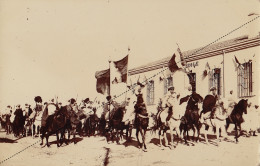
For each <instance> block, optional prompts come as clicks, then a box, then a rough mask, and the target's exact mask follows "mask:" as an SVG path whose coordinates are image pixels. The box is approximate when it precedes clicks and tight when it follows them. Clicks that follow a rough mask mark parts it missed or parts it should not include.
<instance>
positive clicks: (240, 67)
mask: <svg viewBox="0 0 260 166" xmlns="http://www.w3.org/2000/svg"><path fill="white" fill-rule="evenodd" d="M234 56H235V55H234ZM235 61H236V63H237V68H239V69H244V66H243V65H242V64H241V63H240V62H239V61H238V59H237V57H236V56H235Z"/></svg>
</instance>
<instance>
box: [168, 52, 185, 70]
mask: <svg viewBox="0 0 260 166" xmlns="http://www.w3.org/2000/svg"><path fill="white" fill-rule="evenodd" d="M186 63H187V62H186V60H185V58H184V56H183V54H182V52H181V50H180V48H179V47H178V48H177V51H175V52H174V53H173V55H172V57H171V59H170V61H169V62H168V67H169V69H170V71H171V72H175V71H177V70H179V69H184V70H185V71H186Z"/></svg>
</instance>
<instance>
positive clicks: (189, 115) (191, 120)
mask: <svg viewBox="0 0 260 166" xmlns="http://www.w3.org/2000/svg"><path fill="white" fill-rule="evenodd" d="M186 101H187V102H188V103H187V107H186V111H185V114H184V116H183V117H182V119H181V124H180V134H181V132H182V130H184V132H183V137H184V140H185V143H186V144H188V143H187V137H189V135H188V131H189V130H190V129H192V130H193V140H195V141H196V142H197V141H198V140H199V135H200V127H201V123H200V121H199V107H198V104H199V103H202V101H203V98H202V97H201V96H200V95H199V94H197V93H195V92H193V93H192V94H191V95H188V96H186V97H184V98H181V99H180V104H182V103H183V102H186ZM196 130H197V134H198V135H197V138H196V139H195V132H196Z"/></svg>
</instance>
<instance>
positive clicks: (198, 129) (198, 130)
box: [196, 123, 200, 142]
mask: <svg viewBox="0 0 260 166" xmlns="http://www.w3.org/2000/svg"><path fill="white" fill-rule="evenodd" d="M196 129H197V134H198V135H197V138H196V142H199V137H200V124H199V123H197V125H196Z"/></svg>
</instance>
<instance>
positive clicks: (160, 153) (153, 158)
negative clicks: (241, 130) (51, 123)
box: [0, 131, 260, 166]
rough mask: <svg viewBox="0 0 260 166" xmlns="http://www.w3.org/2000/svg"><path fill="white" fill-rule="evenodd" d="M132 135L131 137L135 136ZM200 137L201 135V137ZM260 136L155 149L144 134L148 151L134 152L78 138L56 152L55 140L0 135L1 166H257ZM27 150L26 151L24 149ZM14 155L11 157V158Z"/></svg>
mask: <svg viewBox="0 0 260 166" xmlns="http://www.w3.org/2000/svg"><path fill="white" fill-rule="evenodd" d="M134 135H135V134H134V132H133V136H134ZM202 136H203V135H202ZM259 137H260V136H255V137H253V136H252V137H249V138H248V137H240V138H239V143H238V144H236V143H235V142H234V139H233V138H234V137H233V136H232V137H230V138H231V140H230V141H222V142H220V144H219V146H216V140H215V137H214V136H211V137H210V139H209V141H210V143H209V145H206V144H205V142H204V138H203V137H201V139H200V142H198V143H191V145H190V146H187V145H184V144H183V143H179V144H178V145H176V142H175V145H176V147H175V148H172V149H170V148H168V147H165V148H164V149H162V148H161V147H159V146H158V143H159V139H158V136H157V135H153V134H151V133H150V132H148V133H147V142H148V151H147V152H144V151H142V150H141V149H139V148H137V141H136V139H135V137H133V140H132V142H125V141H121V142H120V144H116V143H110V144H108V143H107V142H106V140H105V138H104V137H101V136H96V137H82V138H80V137H77V141H78V142H77V144H75V145H74V144H73V143H71V144H69V145H65V144H64V145H63V146H62V147H59V148H57V146H56V144H55V140H56V137H55V136H52V137H51V138H50V142H51V143H52V144H51V146H50V147H49V148H48V147H47V146H45V147H42V146H41V145H40V140H39V138H32V137H25V138H20V139H17V138H14V137H13V136H12V135H6V134H5V132H3V131H1V132H0V162H2V161H3V160H5V159H8V158H9V157H10V158H9V159H8V160H6V161H4V162H3V163H1V164H0V165H6V166H29V165H35V164H36V165H37V166H48V165H56V166H67V165H70V166H73V165H77V166H80V165H82V166H83V165H84V166H86V165H91V166H92V165H93V166H96V165H97V166H99V165H131V166H132V165H140V166H146V165H147V166H148V165H160V166H161V165H176V166H186V165H188V166H209V165H210V166H219V165H221V166H232V165H235V166H243V165H247V166H255V165H258V166H259V165H260V164H259V161H260V147H259V145H260V141H259V140H260V139H259ZM27 147H28V148H27ZM25 148H27V149H25ZM13 155H14V156H13Z"/></svg>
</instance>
